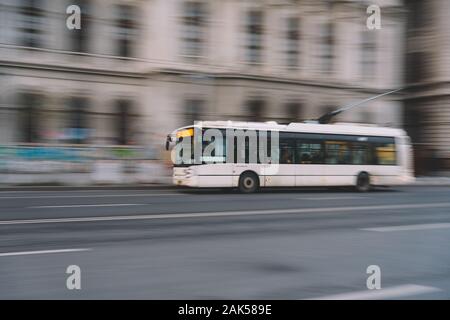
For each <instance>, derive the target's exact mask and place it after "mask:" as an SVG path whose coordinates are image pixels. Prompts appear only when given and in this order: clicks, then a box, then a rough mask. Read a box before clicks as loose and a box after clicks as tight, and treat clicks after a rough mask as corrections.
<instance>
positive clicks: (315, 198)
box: [295, 197, 367, 201]
mask: <svg viewBox="0 0 450 320" xmlns="http://www.w3.org/2000/svg"><path fill="white" fill-rule="evenodd" d="M366 198H367V197H314V198H302V197H297V198H295V199H299V200H318V201H321V200H354V199H366Z"/></svg>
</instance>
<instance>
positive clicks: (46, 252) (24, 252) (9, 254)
mask: <svg viewBox="0 0 450 320" xmlns="http://www.w3.org/2000/svg"><path fill="white" fill-rule="evenodd" d="M91 250H92V249H90V248H82V249H59V250H40V251H21V252H5V253H0V257H10V256H25V255H32V254H48V253H67V252H80V251H91Z"/></svg>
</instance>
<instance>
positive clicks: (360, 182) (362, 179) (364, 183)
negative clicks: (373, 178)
mask: <svg viewBox="0 0 450 320" xmlns="http://www.w3.org/2000/svg"><path fill="white" fill-rule="evenodd" d="M369 190H370V176H369V174H368V173H367V172H360V173H359V174H358V176H357V177H356V191H358V192H367V191H369Z"/></svg>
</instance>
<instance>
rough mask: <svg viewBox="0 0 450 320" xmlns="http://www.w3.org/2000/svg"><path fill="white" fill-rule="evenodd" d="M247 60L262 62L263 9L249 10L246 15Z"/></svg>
mask: <svg viewBox="0 0 450 320" xmlns="http://www.w3.org/2000/svg"><path fill="white" fill-rule="evenodd" d="M245 32H246V61H247V62H248V63H261V62H262V50H263V34H264V16H263V13H262V12H261V11H249V12H248V13H247V16H246V26H245Z"/></svg>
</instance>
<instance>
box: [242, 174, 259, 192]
mask: <svg viewBox="0 0 450 320" xmlns="http://www.w3.org/2000/svg"><path fill="white" fill-rule="evenodd" d="M258 189H259V178H258V176H257V175H256V174H255V173H253V172H244V173H243V174H241V177H240V178H239V191H241V192H242V193H253V192H256V191H257V190H258Z"/></svg>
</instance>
